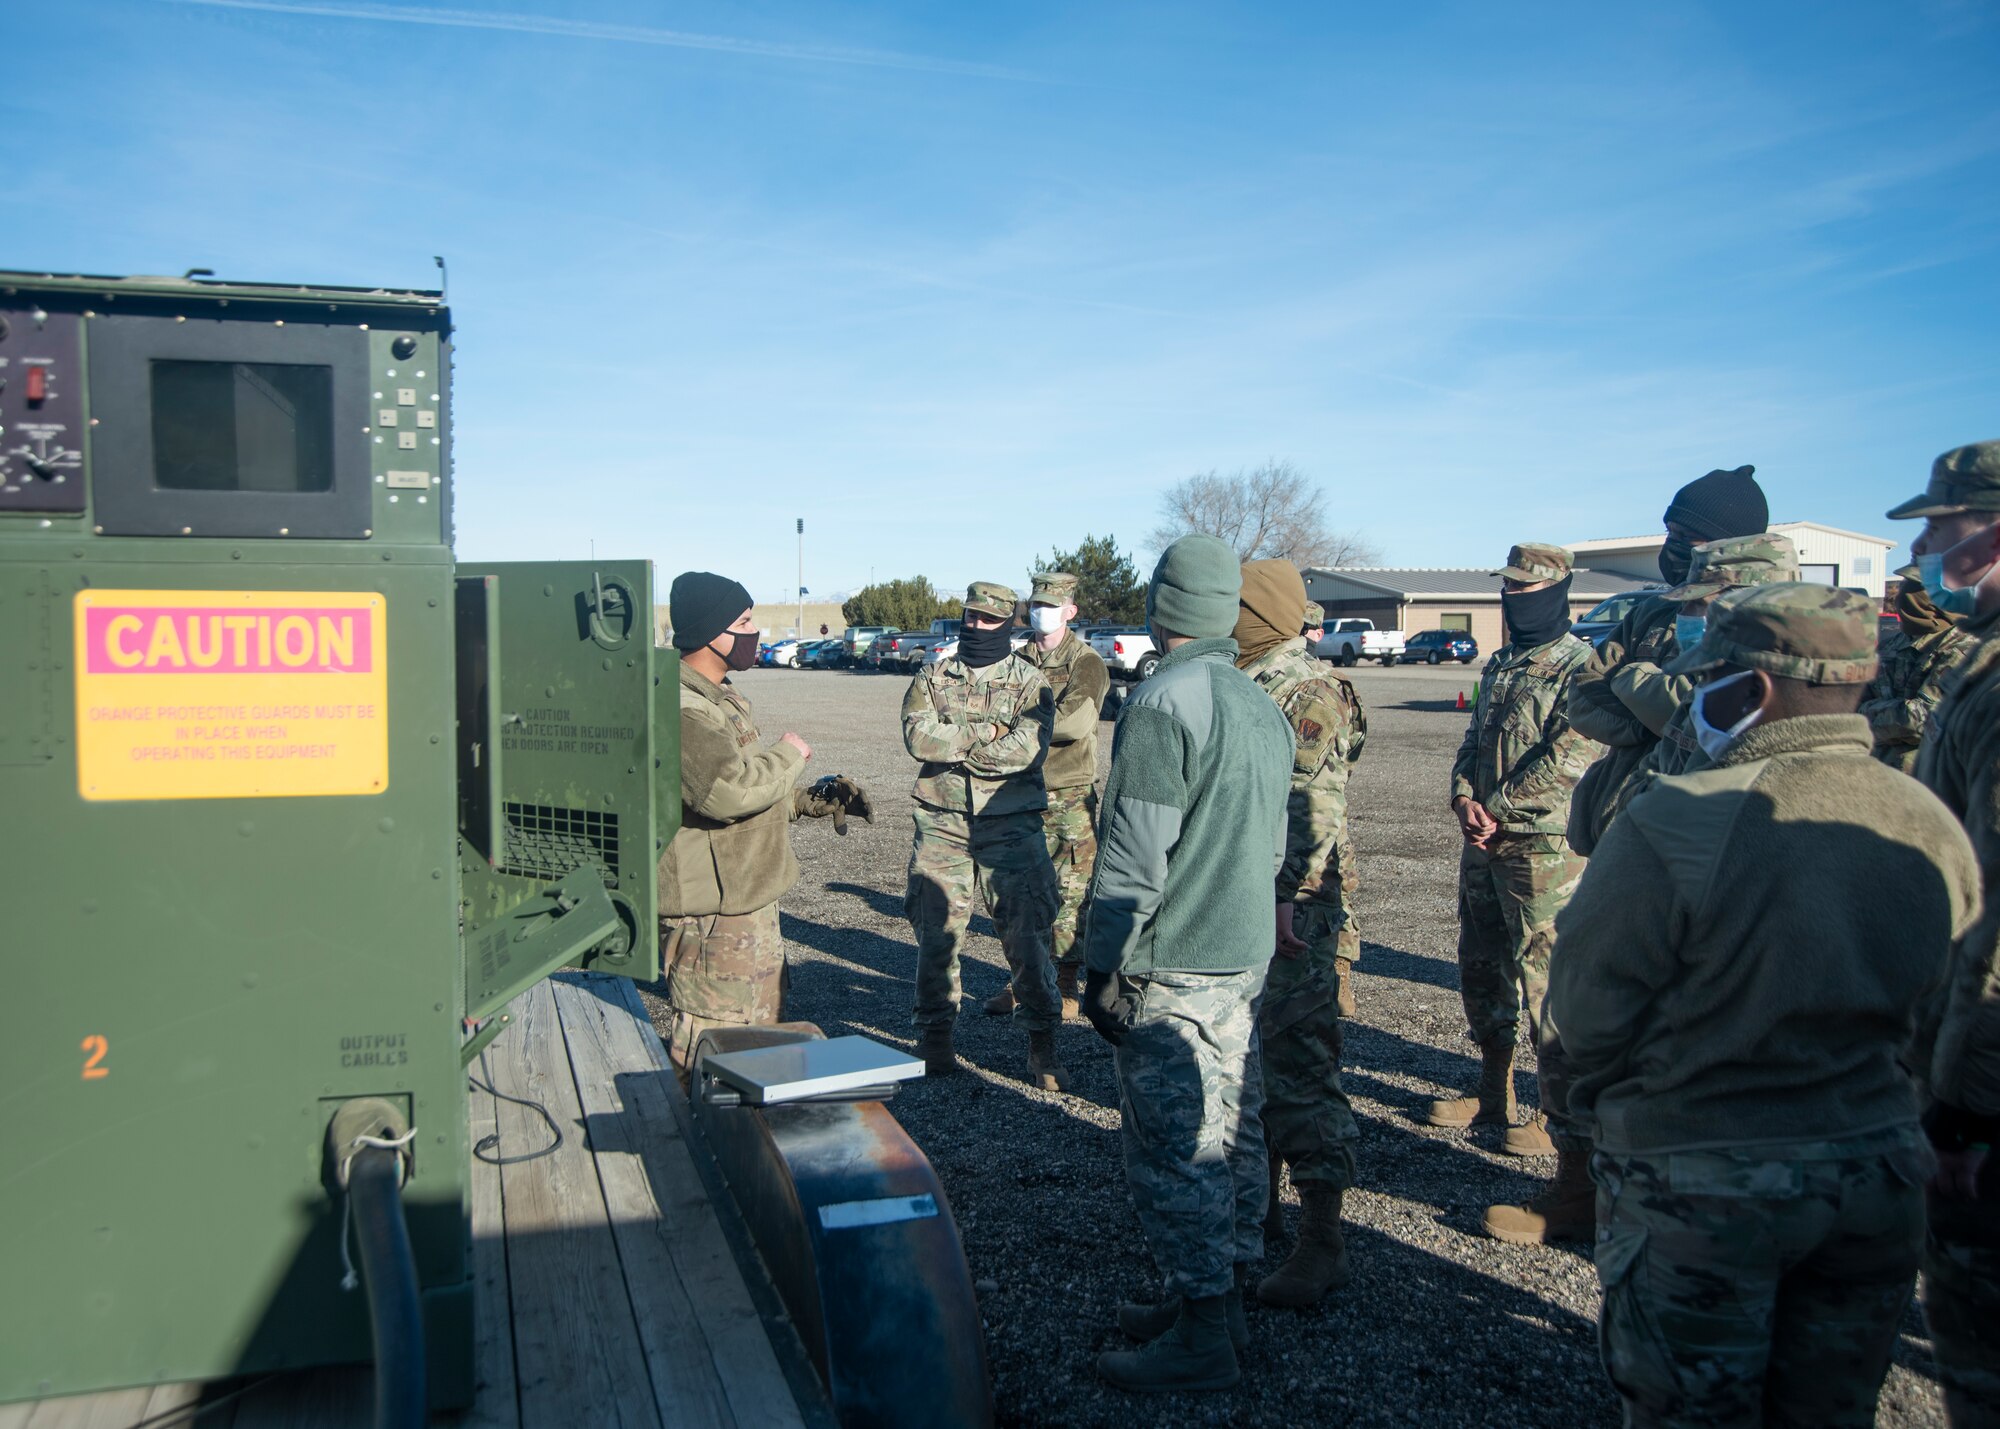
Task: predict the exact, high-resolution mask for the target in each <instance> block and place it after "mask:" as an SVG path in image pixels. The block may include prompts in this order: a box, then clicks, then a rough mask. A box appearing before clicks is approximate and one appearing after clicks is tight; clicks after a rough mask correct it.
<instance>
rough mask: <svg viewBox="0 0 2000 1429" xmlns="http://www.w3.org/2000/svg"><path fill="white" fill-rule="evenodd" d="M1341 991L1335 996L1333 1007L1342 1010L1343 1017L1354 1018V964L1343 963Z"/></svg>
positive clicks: (1341, 966)
mask: <svg viewBox="0 0 2000 1429" xmlns="http://www.w3.org/2000/svg"><path fill="white" fill-rule="evenodd" d="M1339 967H1340V990H1339V991H1338V992H1336V993H1334V995H1333V1005H1334V1006H1335V1007H1337V1008H1339V1009H1340V1015H1341V1016H1342V1017H1352V1016H1354V964H1353V963H1350V962H1345V961H1343V962H1341V963H1340V964H1339Z"/></svg>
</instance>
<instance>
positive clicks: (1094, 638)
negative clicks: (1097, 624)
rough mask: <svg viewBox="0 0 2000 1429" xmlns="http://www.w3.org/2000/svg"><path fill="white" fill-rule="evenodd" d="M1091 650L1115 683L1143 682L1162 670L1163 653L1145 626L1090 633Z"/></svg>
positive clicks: (1122, 627)
mask: <svg viewBox="0 0 2000 1429" xmlns="http://www.w3.org/2000/svg"><path fill="white" fill-rule="evenodd" d="M1090 648H1091V649H1093V650H1095V651H1096V652H1097V658H1098V659H1100V660H1102V661H1103V662H1104V664H1105V668H1106V669H1108V670H1109V671H1110V672H1111V676H1112V678H1113V679H1125V680H1143V679H1145V678H1147V677H1148V676H1149V675H1151V674H1152V673H1153V671H1154V670H1155V669H1157V668H1159V664H1160V652H1159V651H1158V650H1155V649H1154V648H1153V637H1152V636H1151V635H1149V634H1147V633H1146V630H1145V628H1144V627H1143V626H1138V625H1130V626H1108V627H1105V628H1102V629H1098V630H1093V631H1091V632H1090Z"/></svg>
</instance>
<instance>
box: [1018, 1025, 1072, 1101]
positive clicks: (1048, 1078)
mask: <svg viewBox="0 0 2000 1429" xmlns="http://www.w3.org/2000/svg"><path fill="white" fill-rule="evenodd" d="M1028 1085H1029V1086H1031V1087H1034V1088H1036V1089H1037V1090H1040V1091H1044V1092H1066V1091H1068V1090H1069V1073H1068V1072H1067V1071H1065V1070H1063V1064H1062V1063H1061V1061H1059V1060H1058V1059H1057V1057H1056V1034H1055V1032H1054V1031H1053V1030H1050V1031H1048V1032H1030V1033H1029V1034H1028Z"/></svg>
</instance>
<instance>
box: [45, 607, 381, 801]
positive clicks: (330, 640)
mask: <svg viewBox="0 0 2000 1429" xmlns="http://www.w3.org/2000/svg"><path fill="white" fill-rule="evenodd" d="M75 616H76V750H77V761H76V762H77V785H78V789H79V792H81V793H82V795H83V797H84V798H86V799H245V798H286V797H293V798H296V797H301V796H305V797H313V796H326V795H334V794H379V793H381V792H382V791H383V790H384V789H386V788H388V787H389V709H388V694H389V678H388V650H387V641H388V601H387V599H386V598H385V597H383V596H382V595H380V594H377V593H375V592H371V591H363V592H353V591H271V590H84V591H79V592H77V596H76V609H75Z"/></svg>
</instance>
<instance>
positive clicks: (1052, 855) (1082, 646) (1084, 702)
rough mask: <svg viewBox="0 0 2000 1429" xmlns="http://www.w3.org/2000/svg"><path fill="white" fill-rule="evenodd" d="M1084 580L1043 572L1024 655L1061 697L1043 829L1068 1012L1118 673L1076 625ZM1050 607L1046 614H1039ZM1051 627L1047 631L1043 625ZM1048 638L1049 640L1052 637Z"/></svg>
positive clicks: (1045, 773) (1005, 1007)
mask: <svg viewBox="0 0 2000 1429" xmlns="http://www.w3.org/2000/svg"><path fill="white" fill-rule="evenodd" d="M1076 586H1077V579H1076V577H1075V576H1073V575H1071V574H1069V572H1067V571H1038V572H1036V573H1035V579H1034V585H1033V587H1032V588H1031V589H1030V591H1029V594H1028V609H1029V617H1030V619H1031V621H1033V622H1036V624H1035V637H1034V638H1033V639H1032V640H1030V641H1029V642H1028V643H1027V644H1026V645H1024V646H1022V647H1021V651H1020V653H1021V658H1022V659H1024V660H1026V661H1028V662H1029V663H1030V664H1032V665H1034V666H1035V668H1036V669H1038V670H1040V671H1041V672H1042V678H1043V679H1045V680H1047V681H1048V682H1049V688H1050V689H1051V690H1052V691H1054V693H1055V697H1056V722H1055V728H1054V730H1053V732H1052V733H1051V734H1050V736H1049V759H1048V763H1047V764H1046V765H1044V766H1043V768H1042V780H1043V782H1044V783H1045V784H1047V786H1048V793H1049V806H1048V808H1047V809H1045V810H1043V811H1042V834H1043V837H1044V839H1045V841H1046V842H1047V843H1048V846H1049V859H1050V861H1051V862H1053V863H1054V864H1055V866H1056V885H1057V887H1058V888H1059V889H1060V890H1061V893H1062V904H1061V906H1060V907H1059V908H1058V909H1057V910H1056V924H1055V943H1054V952H1055V964H1056V991H1057V992H1059V993H1061V994H1062V1000H1063V1015H1064V1016H1065V1017H1074V1016H1075V1015H1076V992H1077V986H1076V980H1077V969H1078V968H1080V967H1081V966H1082V965H1083V954H1082V952H1081V951H1080V950H1079V949H1078V948H1077V945H1076V934H1077V927H1078V925H1079V924H1080V922H1081V921H1082V919H1083V914H1084V895H1085V894H1086V893H1087V892H1089V889H1090V875H1091V872H1092V870H1094V869H1095V868H1096V867H1097V828H1096V824H1097V725H1098V722H1099V720H1100V719H1102V717H1103V713H1104V697H1105V695H1106V694H1108V693H1109V692H1110V689H1111V672H1110V671H1109V670H1107V669H1105V667H1104V660H1103V657H1102V656H1100V655H1099V654H1098V653H1097V652H1096V651H1095V650H1093V649H1091V648H1090V646H1089V645H1088V644H1087V643H1086V642H1085V641H1083V640H1082V639H1080V638H1078V636H1077V633H1076V632H1075V631H1074V630H1071V629H1070V628H1069V622H1070V620H1071V619H1072V618H1074V616H1075V615H1076ZM1037 611H1046V612H1048V614H1046V615H1037V614H1036V613H1035V612H1037ZM1044 624H1046V625H1049V626H1050V627H1051V628H1050V629H1048V630H1046V631H1044V630H1043V629H1042V628H1041V626H1042V625H1044ZM1044 642H1046V644H1045V643H1044ZM986 1010H987V1011H988V1012H989V1013H993V1014H995V1015H996V1016H997V1015H999V1014H1001V1013H1007V1012H1012V1011H1013V1010H1014V989H1013V988H1012V987H1005V988H1002V989H1001V990H1000V991H999V992H997V993H995V994H994V995H993V996H992V997H990V998H988V999H987V1001H986Z"/></svg>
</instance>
